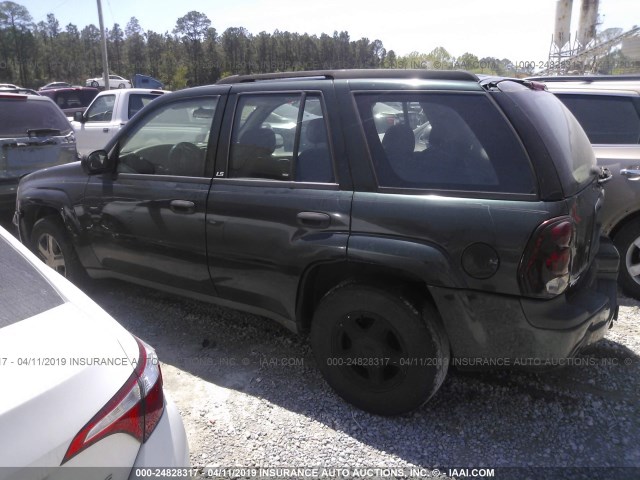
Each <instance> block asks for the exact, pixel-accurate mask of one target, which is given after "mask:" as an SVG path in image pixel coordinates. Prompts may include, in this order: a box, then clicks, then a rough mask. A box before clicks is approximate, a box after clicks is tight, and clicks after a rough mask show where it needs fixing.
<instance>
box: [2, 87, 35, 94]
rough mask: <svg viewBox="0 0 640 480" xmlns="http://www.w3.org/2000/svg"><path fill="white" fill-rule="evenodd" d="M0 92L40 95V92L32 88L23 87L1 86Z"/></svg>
mask: <svg viewBox="0 0 640 480" xmlns="http://www.w3.org/2000/svg"><path fill="white" fill-rule="evenodd" d="M0 93H18V94H22V95H40V93H39V92H36V91H35V90H32V89H31V88H23V87H15V88H10V87H0Z"/></svg>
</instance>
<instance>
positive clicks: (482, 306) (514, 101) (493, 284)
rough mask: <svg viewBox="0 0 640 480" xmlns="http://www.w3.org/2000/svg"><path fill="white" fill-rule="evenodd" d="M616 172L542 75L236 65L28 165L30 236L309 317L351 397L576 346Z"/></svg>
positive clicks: (261, 309) (402, 391)
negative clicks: (252, 71) (600, 163)
mask: <svg viewBox="0 0 640 480" xmlns="http://www.w3.org/2000/svg"><path fill="white" fill-rule="evenodd" d="M607 178H608V177H607V175H606V173H605V172H602V171H600V170H598V169H597V168H596V167H595V158H594V155H593V151H592V149H591V146H590V144H589V140H588V139H587V137H586V136H585V134H584V132H583V130H582V128H581V127H580V126H579V124H578V123H577V121H576V120H575V118H574V117H573V116H572V115H571V113H569V111H568V110H567V109H566V108H565V107H564V106H563V105H562V103H561V102H560V101H559V100H557V99H556V98H555V97H554V96H553V95H551V94H550V93H548V92H545V91H543V88H541V87H540V86H539V85H536V84H535V83H531V82H521V81H513V80H499V79H498V80H496V79H491V80H487V81H481V80H479V79H478V78H477V77H476V76H474V75H472V74H469V73H465V72H430V71H410V70H402V71H399V70H361V71H359V70H355V71H349V70H346V71H316V72H295V73H281V74H271V75H257V76H241V77H230V78H227V79H224V80H222V81H221V82H219V84H217V85H212V86H206V87H197V88H191V89H187V90H183V91H180V92H175V93H172V94H167V95H164V96H163V97H162V98H160V99H158V100H157V101H155V102H152V103H151V104H149V105H148V106H147V107H145V108H144V109H143V110H142V111H141V112H140V113H139V114H138V115H136V117H135V118H134V119H133V120H132V121H131V122H129V123H128V124H127V126H126V127H125V128H124V129H123V130H122V131H121V132H120V133H119V134H118V135H117V136H116V137H115V138H114V139H113V140H112V141H111V142H110V143H109V144H108V145H107V148H106V150H104V151H98V152H94V153H92V154H91V155H89V156H88V157H87V158H86V159H85V160H83V162H82V163H76V164H72V165H68V166H62V167H57V168H53V169H48V170H46V171H42V172H37V173H34V174H32V175H29V176H28V177H26V178H25V179H24V180H23V181H22V182H21V184H20V189H19V193H18V202H17V212H16V217H15V219H16V223H18V224H19V230H20V236H21V238H22V240H23V241H24V242H25V243H26V244H28V245H29V246H30V247H31V248H32V249H33V250H34V251H35V252H37V253H38V254H39V255H40V256H41V257H42V258H43V259H44V260H45V261H47V263H49V264H50V265H51V266H53V267H54V268H56V269H57V270H58V271H59V272H60V273H62V274H64V275H66V276H67V277H70V278H71V279H73V280H75V281H80V280H81V279H82V278H83V277H84V276H85V275H87V274H88V275H89V276H90V277H94V278H98V277H115V278H121V279H124V280H127V281H131V282H135V283H140V284H144V285H149V286H153V287H155V288H158V289H162V290H166V291H169V292H174V293H178V294H182V295H186V296H190V297H194V298H199V299H206V300H209V301H212V302H215V303H219V304H222V305H228V306H231V307H234V308H239V309H242V310H246V311H249V312H254V313H258V314H260V315H264V316H266V317H269V318H272V319H274V320H276V321H278V322H280V323H282V324H283V325H285V326H286V327H288V328H290V329H291V330H294V331H296V332H300V333H303V334H308V335H309V338H310V342H311V345H312V348H313V350H314V353H315V356H316V358H317V361H318V367H319V369H320V370H321V371H322V373H323V374H324V376H325V377H326V379H327V381H328V382H329V384H331V386H332V387H333V388H334V389H335V390H336V391H337V392H338V393H339V394H340V395H341V396H343V397H344V398H345V399H346V400H348V401H350V402H352V403H354V404H355V405H357V406H358V407H360V408H363V409H365V410H368V411H371V412H375V413H380V414H397V413H402V412H407V411H410V410H412V409H414V408H416V407H418V406H420V405H421V404H423V403H424V402H425V401H427V400H428V399H429V398H430V397H431V396H432V395H433V394H434V393H435V392H436V391H437V389H438V387H439V386H440V385H441V383H442V381H443V380H444V378H445V376H446V373H447V369H448V367H449V365H450V364H453V365H459V366H461V367H466V368H482V367H486V366H501V367H502V366H507V367H511V366H513V367H524V368H539V367H547V366H557V365H561V364H563V362H565V361H566V359H567V358H569V357H572V356H574V355H576V354H577V352H578V351H580V349H581V348H582V347H584V346H586V345H588V344H590V343H593V342H595V341H597V340H598V339H600V338H601V337H602V336H603V335H604V333H605V331H606V329H607V328H609V327H610V326H611V324H612V321H613V319H614V318H615V317H616V312H617V301H616V276H617V270H618V261H619V258H618V253H617V251H616V250H615V248H614V247H613V246H612V245H611V243H610V242H608V241H606V240H603V241H600V226H599V224H598V222H597V212H598V210H599V209H600V207H601V205H602V198H603V195H602V187H601V186H600V183H602V182H603V181H605V180H606V179H607Z"/></svg>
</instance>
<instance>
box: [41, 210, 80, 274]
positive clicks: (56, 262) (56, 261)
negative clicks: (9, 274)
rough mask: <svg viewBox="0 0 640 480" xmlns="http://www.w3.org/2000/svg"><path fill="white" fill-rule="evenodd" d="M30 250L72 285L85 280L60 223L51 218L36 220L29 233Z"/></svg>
mask: <svg viewBox="0 0 640 480" xmlns="http://www.w3.org/2000/svg"><path fill="white" fill-rule="evenodd" d="M31 250H32V251H33V252H34V253H35V254H36V255H37V256H38V257H39V258H40V260H42V261H43V262H44V263H45V264H47V265H48V266H50V267H51V268H53V269H54V270H55V271H56V272H58V273H59V274H60V275H62V276H63V277H66V278H67V279H69V280H71V281H72V282H74V283H78V282H79V281H83V280H85V279H86V271H85V270H84V268H83V267H82V265H81V264H80V260H78V256H77V254H76V251H75V250H74V248H73V245H72V244H71V241H70V240H69V237H68V235H67V232H65V230H64V227H63V226H62V223H61V222H60V221H58V220H57V219H55V218H53V217H45V218H41V219H40V220H38V221H37V222H36V223H35V225H34V226H33V231H32V232H31Z"/></svg>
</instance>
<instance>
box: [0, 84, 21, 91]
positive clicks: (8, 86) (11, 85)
mask: <svg viewBox="0 0 640 480" xmlns="http://www.w3.org/2000/svg"><path fill="white" fill-rule="evenodd" d="M0 88H10V89H12V90H17V89H18V88H20V87H18V86H17V85H14V84H13V83H0Z"/></svg>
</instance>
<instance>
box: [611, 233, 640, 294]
mask: <svg viewBox="0 0 640 480" xmlns="http://www.w3.org/2000/svg"><path fill="white" fill-rule="evenodd" d="M613 243H614V245H615V246H616V248H617V249H618V251H619V252H620V273H619V277H618V283H619V284H620V286H621V287H622V290H623V291H624V292H625V293H626V294H627V295H629V296H631V297H633V298H637V299H639V300H640V221H632V222H630V223H627V224H626V225H625V226H624V227H622V229H620V231H619V232H618V233H617V234H616V236H615V237H614V239H613Z"/></svg>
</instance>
